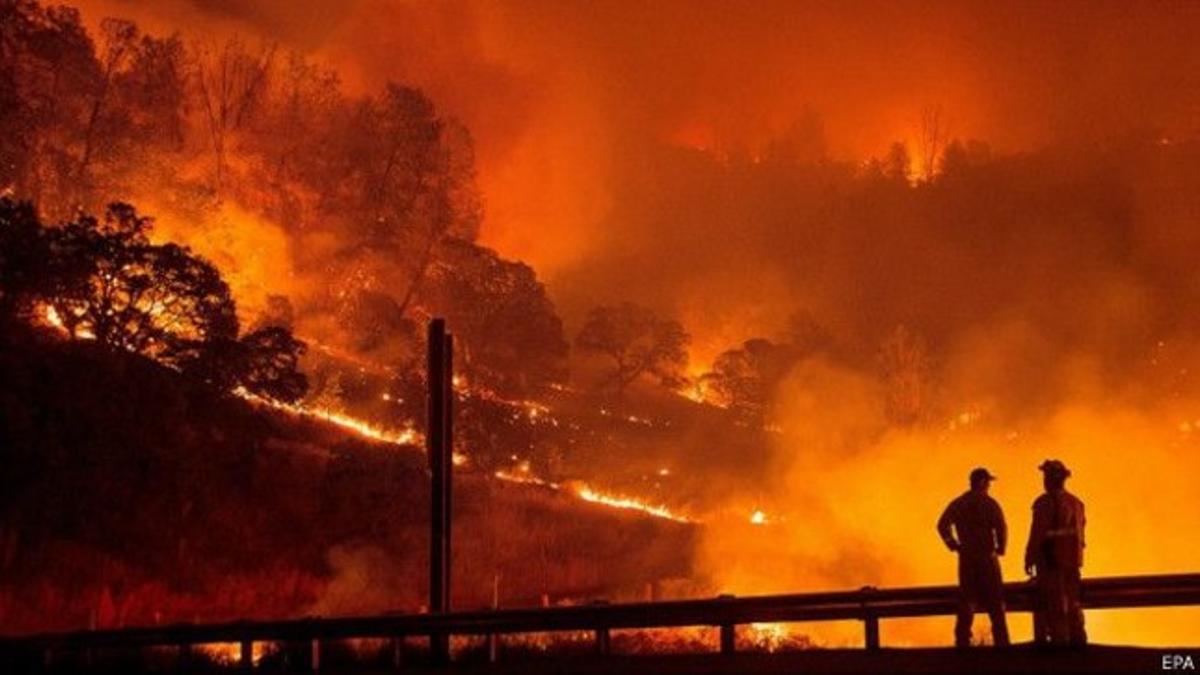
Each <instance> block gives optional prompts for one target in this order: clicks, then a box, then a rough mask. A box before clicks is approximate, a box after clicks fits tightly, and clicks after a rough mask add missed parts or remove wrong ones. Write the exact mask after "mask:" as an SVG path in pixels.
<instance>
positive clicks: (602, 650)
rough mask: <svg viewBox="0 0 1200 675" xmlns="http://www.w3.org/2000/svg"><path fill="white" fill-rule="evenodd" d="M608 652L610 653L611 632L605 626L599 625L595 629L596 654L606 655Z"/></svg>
mask: <svg viewBox="0 0 1200 675" xmlns="http://www.w3.org/2000/svg"><path fill="white" fill-rule="evenodd" d="M610 653H612V634H611V633H609V631H608V627H607V626H601V627H600V628H597V629H596V654H598V655H599V656H608V655H609V654H610Z"/></svg>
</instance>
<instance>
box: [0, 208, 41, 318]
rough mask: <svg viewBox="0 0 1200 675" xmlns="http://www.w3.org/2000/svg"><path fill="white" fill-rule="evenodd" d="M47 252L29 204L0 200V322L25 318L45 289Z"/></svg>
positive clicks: (36, 219) (33, 211)
mask: <svg viewBox="0 0 1200 675" xmlns="http://www.w3.org/2000/svg"><path fill="white" fill-rule="evenodd" d="M49 253H50V251H49V247H48V246H47V245H46V240H45V238H44V237H43V236H42V225H41V222H40V221H39V220H38V217H37V212H36V210H35V209H34V208H33V205H32V204H30V203H29V202H16V201H13V200H11V199H9V198H7V197H2V198H0V322H8V321H12V320H15V319H19V318H21V317H23V316H24V315H26V314H27V313H28V311H29V309H30V307H31V306H32V304H33V301H34V299H35V298H36V297H37V295H38V294H39V293H41V292H43V291H44V290H45V289H46V287H47V285H48V283H49V279H48V272H49V265H48V257H49Z"/></svg>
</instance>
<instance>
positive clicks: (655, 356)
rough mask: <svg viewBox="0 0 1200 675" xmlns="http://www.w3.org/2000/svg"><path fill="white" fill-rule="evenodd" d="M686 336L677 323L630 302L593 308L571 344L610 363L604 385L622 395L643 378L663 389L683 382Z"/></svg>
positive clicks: (687, 338)
mask: <svg viewBox="0 0 1200 675" xmlns="http://www.w3.org/2000/svg"><path fill="white" fill-rule="evenodd" d="M688 342H689V337H688V334H687V333H686V332H684V330H683V326H681V325H679V322H678V321H674V320H671V319H664V318H662V317H660V316H658V315H657V314H655V313H654V312H652V311H651V310H649V309H646V308H644V307H639V306H638V305H634V304H632V303H623V304H620V305H617V306H613V307H596V308H595V309H593V310H592V311H591V312H589V313H588V318H587V321H586V322H585V323H584V325H583V328H582V329H581V330H580V331H579V335H578V337H576V339H575V344H576V345H577V346H578V347H579V348H580V349H583V350H587V351H591V352H595V353H598V354H601V355H604V356H605V357H607V358H608V359H610V360H611V361H612V365H613V368H612V372H611V373H610V374H609V375H608V382H609V383H610V384H611V385H613V386H614V387H616V389H617V391H618V392H623V391H624V390H625V388H626V387H627V386H629V385H630V384H631V383H633V382H634V381H635V380H637V379H638V378H640V377H642V376H643V375H654V376H656V377H658V378H659V381H660V382H662V383H663V384H664V385H666V386H676V385H678V384H679V383H680V382H681V381H682V379H683V368H684V367H685V366H686V365H687V345H688Z"/></svg>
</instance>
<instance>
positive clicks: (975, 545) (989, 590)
mask: <svg viewBox="0 0 1200 675" xmlns="http://www.w3.org/2000/svg"><path fill="white" fill-rule="evenodd" d="M994 480H996V477H995V476H993V475H992V474H991V473H989V472H988V470H987V469H983V468H979V469H975V470H974V471H972V472H971V476H970V485H971V488H970V489H969V490H967V491H966V492H964V493H963V494H961V495H959V496H958V497H956V498H955V499H954V500H953V501H951V502H950V504H949V505H948V506H947V507H946V510H945V511H944V512H942V517H941V518H939V519H938V523H937V531H938V534H939V535H941V537H942V541H944V542H945V543H946V547H947V548H949V549H950V550H951V551H954V552H955V553H957V554H958V588H959V602H958V618H957V620H956V621H955V624H954V644H955V645H957V646H959V647H968V646H970V644H971V623H972V622H973V621H974V619H975V612H976V611H978V610H980V609H982V610H983V611H986V612H987V613H988V616H989V617H990V619H991V622H992V643H993V644H994V645H996V646H998V647H1002V646H1006V645H1008V623H1007V621H1006V620H1005V616H1004V581H1003V579H1002V578H1001V575H1000V556H1002V555H1004V549H1005V547H1006V546H1007V545H1008V527H1007V525H1006V524H1005V522H1004V511H1003V510H1002V509H1001V508H1000V504H999V503H998V502H997V501H996V500H995V499H993V498H992V497H991V496H990V495H989V494H988V488H989V487H990V485H991V483H992V481H994Z"/></svg>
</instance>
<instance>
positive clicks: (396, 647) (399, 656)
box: [392, 636, 404, 670]
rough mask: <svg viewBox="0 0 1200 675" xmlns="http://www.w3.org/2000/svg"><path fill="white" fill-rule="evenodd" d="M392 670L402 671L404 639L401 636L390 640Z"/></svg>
mask: <svg viewBox="0 0 1200 675" xmlns="http://www.w3.org/2000/svg"><path fill="white" fill-rule="evenodd" d="M392 668H393V669H395V670H403V669H404V638H403V637H402V636H396V637H394V638H392Z"/></svg>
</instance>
